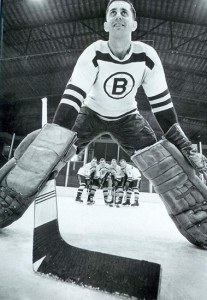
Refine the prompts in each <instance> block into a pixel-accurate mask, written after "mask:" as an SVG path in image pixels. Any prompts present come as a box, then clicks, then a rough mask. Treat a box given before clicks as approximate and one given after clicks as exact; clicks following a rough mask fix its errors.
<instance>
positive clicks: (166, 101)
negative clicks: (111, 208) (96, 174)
mask: <svg viewBox="0 0 207 300" xmlns="http://www.w3.org/2000/svg"><path fill="white" fill-rule="evenodd" d="M136 28H137V22H136V12H135V10H134V7H133V4H132V3H131V2H130V1H128V0H127V1H126V0H121V1H120V0H110V1H109V3H108V6H107V8H106V20H105V22H104V30H105V31H106V32H107V33H108V34H109V39H108V41H104V40H98V41H96V42H94V43H92V44H91V45H89V46H88V47H87V48H86V49H85V50H84V51H83V53H82V54H81V55H80V57H79V59H78V61H77V63H76V65H75V67H74V70H73V72H72V75H71V78H70V80H69V81H68V83H67V86H66V89H65V91H64V94H63V97H62V99H61V101H60V104H59V106H58V108H57V111H56V113H55V116H54V119H53V123H52V124H47V125H46V126H45V127H43V129H42V130H41V131H35V132H33V133H31V134H29V135H28V136H27V137H26V138H25V139H24V140H23V141H22V143H21V144H20V145H19V147H18V148H17V149H16V151H15V153H14V157H13V158H12V159H11V160H10V161H9V162H8V163H7V164H6V165H5V166H3V168H2V169H1V170H0V186H1V187H0V188H1V192H0V228H3V227H5V226H8V225H9V224H11V223H12V222H14V221H15V220H17V219H18V218H19V217H20V216H21V215H22V214H23V213H24V212H25V210H26V209H27V208H28V206H29V205H30V204H31V203H32V201H33V200H34V198H35V196H36V195H37V193H38V192H39V191H40V190H41V189H42V188H43V186H44V184H45V182H46V181H47V180H48V178H49V177H50V176H51V175H52V174H53V175H55V174H58V172H59V170H60V169H61V168H62V167H63V166H64V164H65V163H66V162H67V161H68V160H70V158H71V157H72V156H73V155H74V154H75V151H76V147H77V153H80V152H81V151H83V150H84V149H85V147H86V146H87V145H88V144H89V143H90V142H91V141H93V140H94V139H95V138H96V137H97V136H100V135H101V134H103V133H106V132H108V133H110V134H111V136H112V137H113V138H114V139H115V140H116V141H117V142H118V143H119V145H120V146H121V148H122V149H123V150H124V151H125V152H126V153H127V154H128V155H130V156H131V157H132V160H133V162H134V163H135V165H136V166H137V167H138V168H139V169H140V170H141V171H142V172H143V174H144V176H146V177H147V178H148V179H149V180H150V181H151V182H152V184H153V186H154V189H155V191H156V192H157V193H158V194H159V195H160V197H161V199H162V200H163V202H164V204H165V206H166V208H167V211H168V213H169V215H170V217H171V218H172V220H173V221H174V223H175V225H176V226H177V228H178V229H179V231H180V232H181V233H182V234H183V235H184V236H185V237H186V238H187V239H188V240H189V241H190V242H191V243H193V244H194V245H197V246H199V247H202V248H204V249H207V188H206V186H205V185H204V184H203V183H202V181H201V180H200V179H199V177H198V176H197V175H198V174H199V173H202V174H204V176H206V172H207V160H206V158H205V157H204V156H203V155H202V154H200V153H198V152H196V151H195V150H194V149H193V147H192V144H191V142H190V141H189V140H188V138H187V137H186V135H185V134H184V132H183V131H182V129H181V127H180V125H179V123H178V118H177V114H176V112H175V109H174V106H173V102H172V100H171V95H170V92H169V90H168V86H167V82H166V78H165V74H164V70H163V66H162V63H161V60H160V58H159V56H158V54H157V52H156V51H155V49H154V48H153V47H151V46H149V45H147V44H145V43H142V42H139V41H132V39H131V35H132V32H133V31H135V30H136ZM140 86H142V87H143V90H144V92H145V94H146V96H147V98H148V100H149V104H150V105H151V109H152V112H153V113H154V116H155V118H156V119H157V121H158V123H159V125H160V127H161V128H162V130H163V132H164V134H163V139H162V140H161V141H158V142H157V139H156V136H155V133H154V132H153V130H152V128H151V127H150V126H149V124H148V122H147V121H146V120H145V119H144V118H143V117H142V116H141V114H140V113H139V111H138V108H137V101H136V98H135V96H136V94H137V90H138V88H139V87H140ZM76 136H77V140H76ZM74 144H75V146H74ZM137 234H138V233H137Z"/></svg>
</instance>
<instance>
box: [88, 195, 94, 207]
mask: <svg viewBox="0 0 207 300" xmlns="http://www.w3.org/2000/svg"><path fill="white" fill-rule="evenodd" d="M94 203H95V201H94V200H93V196H88V199H87V205H92V204H94Z"/></svg>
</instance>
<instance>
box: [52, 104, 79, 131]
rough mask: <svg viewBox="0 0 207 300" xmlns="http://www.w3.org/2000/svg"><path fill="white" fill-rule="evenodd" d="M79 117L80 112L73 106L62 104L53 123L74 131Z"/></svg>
mask: <svg viewBox="0 0 207 300" xmlns="http://www.w3.org/2000/svg"><path fill="white" fill-rule="evenodd" d="M77 115H78V112H77V110H76V109H75V108H74V107H73V106H70V105H68V104H65V103H60V104H59V106H58V108H57V110H56V112H55V115H54V118H53V123H55V124H57V125H60V126H63V127H65V128H68V129H72V127H73V125H74V123H75V120H76V118H77Z"/></svg>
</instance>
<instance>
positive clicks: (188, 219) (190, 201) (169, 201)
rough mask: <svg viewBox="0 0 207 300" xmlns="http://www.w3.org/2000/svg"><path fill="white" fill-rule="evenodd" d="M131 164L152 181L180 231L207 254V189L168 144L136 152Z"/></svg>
mask: <svg viewBox="0 0 207 300" xmlns="http://www.w3.org/2000/svg"><path fill="white" fill-rule="evenodd" d="M132 161H133V162H134V163H135V165H136V166H137V167H138V168H139V169H140V171H142V173H143V174H144V176H145V177H146V178H147V179H148V180H150V181H151V183H152V185H153V186H154V189H155V192H156V193H158V194H159V195H160V197H161V199H162V200H163V202H164V204H165V206H166V208H167V211H168V214H169V215H170V217H171V218H172V220H173V221H174V223H175V225H176V226H177V228H178V230H179V231H180V232H181V234H182V235H184V236H185V237H186V238H187V239H188V240H189V241H190V242H191V243H192V244H194V245H196V246H199V247H201V248H204V249H206V250H207V187H206V185H205V184H204V183H203V182H202V181H201V180H200V179H199V177H198V176H197V175H196V173H195V170H194V169H193V168H192V167H191V166H190V165H189V164H188V162H187V161H186V159H185V158H184V157H183V155H182V154H181V152H180V151H179V150H178V149H177V148H176V147H175V146H174V145H173V144H172V143H170V142H169V141H167V140H162V141H159V142H157V143H156V144H154V145H152V146H150V147H147V148H145V149H143V150H140V151H137V152H136V153H135V154H134V155H133V156H132Z"/></svg>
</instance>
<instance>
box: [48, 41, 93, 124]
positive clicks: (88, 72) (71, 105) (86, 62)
mask: <svg viewBox="0 0 207 300" xmlns="http://www.w3.org/2000/svg"><path fill="white" fill-rule="evenodd" d="M95 55H96V53H95V46H94V44H92V45H90V46H89V47H88V48H86V49H85V51H84V52H83V53H82V54H81V55H80V57H79V59H78V60H77V63H76V65H75V68H74V70H73V73H72V75H71V78H70V79H69V81H68V83H67V85H66V88H65V91H64V93H63V96H62V98H61V101H60V103H59V106H58V108H57V110H56V113H55V116H54V119H53V122H54V123H56V124H58V125H60V126H63V127H66V128H69V129H71V128H72V127H73V125H74V123H75V120H76V118H77V115H78V112H79V111H80V108H81V105H82V103H83V101H84V99H85V97H86V95H87V93H88V92H89V91H90V89H91V87H92V85H93V83H94V82H95V80H96V76H97V73H98V67H97V66H96V65H95V64H94V63H93V59H94V57H95Z"/></svg>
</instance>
